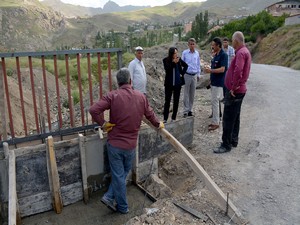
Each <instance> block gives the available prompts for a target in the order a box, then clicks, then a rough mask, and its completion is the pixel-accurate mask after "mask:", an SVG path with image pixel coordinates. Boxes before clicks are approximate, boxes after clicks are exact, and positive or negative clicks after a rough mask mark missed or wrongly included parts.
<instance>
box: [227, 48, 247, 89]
mask: <svg viewBox="0 0 300 225" xmlns="http://www.w3.org/2000/svg"><path fill="white" fill-rule="evenodd" d="M250 66H251V54H250V52H249V50H248V49H247V48H246V46H242V47H240V48H239V49H237V50H236V51H235V57H234V58H233V60H232V62H231V64H230V67H229V69H228V71H227V73H226V76H225V86H226V88H227V89H228V90H234V93H246V92H247V87H246V82H247V80H248V77H249V73H250Z"/></svg>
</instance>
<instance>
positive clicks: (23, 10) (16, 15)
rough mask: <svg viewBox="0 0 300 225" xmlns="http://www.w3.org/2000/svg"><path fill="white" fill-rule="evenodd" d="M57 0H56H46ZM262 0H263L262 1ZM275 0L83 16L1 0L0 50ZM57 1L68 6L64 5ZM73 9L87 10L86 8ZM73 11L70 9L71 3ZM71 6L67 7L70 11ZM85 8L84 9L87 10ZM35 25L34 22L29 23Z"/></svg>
mask: <svg viewBox="0 0 300 225" xmlns="http://www.w3.org/2000/svg"><path fill="white" fill-rule="evenodd" d="M46 1H48V2H49V1H50V2H52V3H56V4H57V6H59V4H60V3H61V1H59V0H46ZM266 2H267V3H266ZM274 2H276V0H265V1H263V2H261V1H260V0H239V1H235V0H207V1H206V2H192V3H180V2H173V3H170V4H168V5H166V6H157V7H151V8H144V9H140V10H139V11H135V12H134V13H132V12H115V13H102V14H98V13H97V15H95V16H92V17H87V18H84V15H82V16H80V17H79V16H77V17H75V18H67V17H66V16H65V15H64V14H62V13H60V12H58V11H54V10H53V9H52V7H50V6H47V5H46V4H42V2H39V0H1V1H0V37H1V42H0V49H1V51H3V50H4V51H5V50H8V51H36V50H55V49H56V48H58V47H61V46H72V47H82V46H83V45H85V46H88V47H91V48H92V47H93V43H94V42H95V41H94V38H95V36H96V35H97V33H98V32H107V31H109V30H111V29H113V30H114V31H120V32H125V31H126V30H127V27H128V26H129V25H133V24H141V23H145V24H148V25H149V24H150V25H151V24H152V25H156V24H159V25H162V26H168V25H173V24H174V22H187V21H192V20H194V18H195V16H196V15H197V14H198V13H199V12H204V10H208V11H209V17H210V19H212V20H214V21H216V20H217V19H222V18H229V19H228V20H230V19H232V18H233V16H234V15H249V14H254V13H256V12H259V11H261V10H263V9H264V8H265V7H266V6H267V5H270V4H272V3H274ZM62 6H70V7H73V5H69V4H63V5H62ZM74 7H79V8H78V9H80V10H81V9H82V8H84V9H87V8H86V7H81V6H74ZM112 8H114V9H115V10H119V9H120V8H122V7H120V8H118V7H117V6H116V3H114V2H113V1H109V2H108V3H107V4H106V5H105V6H104V7H103V9H101V8H98V10H100V9H101V10H102V11H101V12H103V10H111V9H112ZM71 9H72V10H73V11H75V8H71ZM72 10H71V11H72ZM86 12H87V11H86ZM33 24H34V26H33Z"/></svg>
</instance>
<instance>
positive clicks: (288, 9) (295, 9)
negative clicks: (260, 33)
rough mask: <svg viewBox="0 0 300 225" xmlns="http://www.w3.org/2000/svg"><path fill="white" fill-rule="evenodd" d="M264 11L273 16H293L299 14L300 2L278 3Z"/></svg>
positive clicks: (286, 0)
mask: <svg viewBox="0 0 300 225" xmlns="http://www.w3.org/2000/svg"><path fill="white" fill-rule="evenodd" d="M266 11H267V12H269V13H270V14H272V15H273V16H281V15H283V14H284V13H286V14H288V15H290V16H293V15H296V14H299V13H300V0H284V1H280V2H277V3H275V4H272V5H270V6H268V7H267V8H266Z"/></svg>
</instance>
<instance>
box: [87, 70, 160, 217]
mask: <svg viewBox="0 0 300 225" xmlns="http://www.w3.org/2000/svg"><path fill="white" fill-rule="evenodd" d="M117 82H118V85H119V89H118V90H114V91H111V92H109V93H108V94H107V95H106V96H104V97H103V98H102V99H101V100H100V101H98V102H96V103H95V104H94V105H93V106H92V107H91V108H90V110H89V111H90V114H91V116H92V118H93V120H94V121H96V122H97V123H98V124H99V125H100V126H102V128H103V129H104V130H105V131H107V132H108V138H107V149H108V159H109V165H110V169H111V175H112V181H111V184H110V185H109V188H108V191H107V192H106V193H105V194H104V196H103V197H102V199H101V201H102V203H104V204H105V205H106V206H107V207H109V208H110V209H112V210H114V211H118V212H120V213H123V214H124V213H128V203H127V199H126V177H127V175H128V173H129V171H130V169H131V165H132V160H133V159H134V156H135V148H136V145H137V137H138V132H139V129H140V125H141V121H142V119H143V116H145V117H146V119H148V120H149V121H150V122H151V124H152V125H153V126H154V127H157V128H159V129H160V128H163V127H164V124H163V123H162V122H160V121H159V120H158V118H157V116H156V115H155V113H154V111H153V109H152V108H151V107H150V106H149V103H148V100H147V98H146V96H145V95H144V94H142V93H141V92H139V91H137V90H133V89H132V86H131V80H130V72H129V70H128V69H126V68H123V69H121V70H119V71H118V73H117ZM105 110H110V118H109V122H107V121H105V120H104V119H103V116H102V115H103V112H104V111H105ZM114 201H115V202H116V203H117V205H116V206H115V205H114Z"/></svg>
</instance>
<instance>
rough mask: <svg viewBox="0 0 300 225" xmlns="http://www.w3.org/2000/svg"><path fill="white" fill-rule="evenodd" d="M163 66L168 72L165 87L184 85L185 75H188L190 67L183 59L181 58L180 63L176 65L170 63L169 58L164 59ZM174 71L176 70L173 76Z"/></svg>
mask: <svg viewBox="0 0 300 225" xmlns="http://www.w3.org/2000/svg"><path fill="white" fill-rule="evenodd" d="M163 64H164V68H165V71H166V77H165V83H164V85H165V86H181V85H184V78H183V75H184V74H185V73H186V70H187V68H188V65H187V64H186V63H185V62H184V61H183V60H182V59H181V58H179V61H178V63H174V62H172V61H170V59H169V57H166V58H164V59H163ZM173 69H175V74H173ZM174 79H175V80H174ZM174 81H175V82H174Z"/></svg>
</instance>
